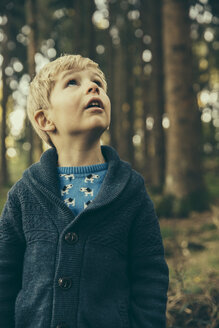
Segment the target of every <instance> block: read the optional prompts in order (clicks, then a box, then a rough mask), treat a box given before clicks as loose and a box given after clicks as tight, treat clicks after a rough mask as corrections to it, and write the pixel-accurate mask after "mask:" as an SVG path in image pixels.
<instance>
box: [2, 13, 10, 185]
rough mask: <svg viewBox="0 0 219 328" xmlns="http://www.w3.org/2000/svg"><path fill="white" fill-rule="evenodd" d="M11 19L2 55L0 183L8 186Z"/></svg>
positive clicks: (5, 28)
mask: <svg viewBox="0 0 219 328" xmlns="http://www.w3.org/2000/svg"><path fill="white" fill-rule="evenodd" d="M9 24H10V19H9V17H8V22H7V24H6V25H5V26H4V40H3V44H2V49H3V50H2V56H3V64H2V104H1V105H2V122H1V174H0V185H1V186H6V185H8V184H9V174H8V165H7V160H6V150H7V149H6V143H5V139H6V136H7V131H6V129H7V125H6V116H7V102H8V97H9V93H10V91H9V86H8V84H7V79H6V75H5V68H6V67H7V66H8V64H9V60H10V55H9V53H8V47H7V41H8V35H10V33H9V28H10V26H9Z"/></svg>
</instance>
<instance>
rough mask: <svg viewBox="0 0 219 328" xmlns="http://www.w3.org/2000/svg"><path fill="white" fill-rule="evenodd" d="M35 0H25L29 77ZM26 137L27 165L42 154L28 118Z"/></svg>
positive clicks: (32, 70)
mask: <svg viewBox="0 0 219 328" xmlns="http://www.w3.org/2000/svg"><path fill="white" fill-rule="evenodd" d="M36 17H37V16H36V0H26V21H27V25H28V26H29V27H30V33H29V35H28V45H27V62H28V73H29V75H30V77H31V78H33V76H34V74H35V59H34V57H35V54H36V52H37V22H36ZM27 129H28V139H29V142H30V144H31V148H30V151H29V159H28V165H31V164H32V163H33V162H35V161H38V160H39V158H40V155H41V154H42V151H43V150H42V140H41V139H40V138H39V136H38V135H37V134H36V132H35V131H34V130H33V128H32V126H31V124H30V122H29V120H28V119H27Z"/></svg>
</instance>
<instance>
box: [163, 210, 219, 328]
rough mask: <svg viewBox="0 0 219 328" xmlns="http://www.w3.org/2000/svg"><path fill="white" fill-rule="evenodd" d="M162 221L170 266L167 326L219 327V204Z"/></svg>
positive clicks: (183, 327)
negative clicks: (201, 211)
mask: <svg viewBox="0 0 219 328" xmlns="http://www.w3.org/2000/svg"><path fill="white" fill-rule="evenodd" d="M160 225H161V233H162V236H163V241H164V247H165V254H166V260H167V263H168V266H169V270H170V286H169V292H168V306H167V328H185V327H186V328H187V327H188V328H219V274H218V272H219V258H218V252H219V243H218V239H219V238H218V230H219V208H218V207H216V206H213V205H212V206H211V210H210V211H206V212H203V213H198V212H197V213H195V212H193V213H192V214H191V216H190V217H189V218H185V219H182V218H181V219H180V220H179V219H173V218H171V219H165V218H163V219H161V220H160Z"/></svg>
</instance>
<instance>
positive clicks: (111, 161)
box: [0, 146, 168, 328]
mask: <svg viewBox="0 0 219 328" xmlns="http://www.w3.org/2000/svg"><path fill="white" fill-rule="evenodd" d="M101 150H102V154H103V156H104V157H105V159H106V161H107V162H108V171H107V174H106V176H105V179H104V181H103V184H102V186H101V189H100V191H99V193H98V195H97V197H96V198H95V200H94V201H93V202H92V203H90V204H89V205H88V207H87V208H86V209H85V210H83V211H82V212H81V213H80V214H78V215H77V216H74V214H73V213H72V211H71V210H70V209H69V208H68V207H67V205H66V204H64V202H63V200H62V199H61V197H60V190H59V187H58V183H59V181H58V175H57V160H58V155H57V151H56V149H55V148H50V149H48V150H47V151H45V152H44V153H43V154H42V156H41V158H40V161H39V162H38V163H35V164H33V165H31V166H30V167H29V168H28V169H27V170H26V171H24V174H23V177H22V178H21V179H20V180H19V181H18V182H17V183H16V184H15V185H14V186H13V187H12V188H11V189H10V191H9V193H8V199H7V202H6V204H5V206H4V209H3V212H2V215H1V218H0V327H1V328H14V327H16V328H152V327H153V328H155V327H156V328H164V327H165V311H166V301H167V289H168V267H167V265H166V262H165V259H164V250H163V244H162V239H161V234H160V228H159V223H158V219H157V216H156V213H155V211H154V206H153V203H152V201H151V199H150V198H149V196H148V193H147V192H146V190H145V185H144V180H143V178H142V176H141V175H140V174H139V173H137V172H136V171H135V170H133V169H132V168H131V166H130V165H129V164H128V163H127V162H125V161H122V160H120V158H119V156H118V154H117V152H116V151H115V150H114V149H113V148H112V147H109V146H101Z"/></svg>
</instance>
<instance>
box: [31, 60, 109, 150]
mask: <svg viewBox="0 0 219 328" xmlns="http://www.w3.org/2000/svg"><path fill="white" fill-rule="evenodd" d="M88 68H94V69H95V70H96V71H97V72H98V74H99V75H100V78H101V79H102V82H103V88H104V90H105V91H107V83H106V79H105V75H104V73H103V72H102V71H101V70H100V68H99V65H98V64H97V63H96V62H94V61H93V60H91V59H90V58H86V57H82V56H81V55H62V56H61V57H59V58H57V59H55V60H54V61H52V62H50V63H48V64H46V65H45V66H44V67H43V68H42V69H41V70H40V71H39V73H38V74H37V75H36V76H35V77H34V79H33V81H32V82H31V83H30V89H29V95H28V99H27V115H28V118H29V120H30V122H31V124H32V126H33V128H34V129H35V131H36V133H37V134H38V135H39V137H40V138H42V139H43V140H44V141H45V142H46V143H47V144H49V145H50V146H52V147H54V144H53V143H52V140H51V139H50V137H49V135H48V134H47V133H46V132H45V131H43V130H41V129H40V128H39V126H38V124H37V123H36V121H35V119H34V114H35V112H36V111H37V110H39V109H48V108H49V106H50V95H51V91H52V90H53V88H54V86H55V82H56V79H57V75H58V74H59V73H61V72H62V71H66V70H84V69H88Z"/></svg>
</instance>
